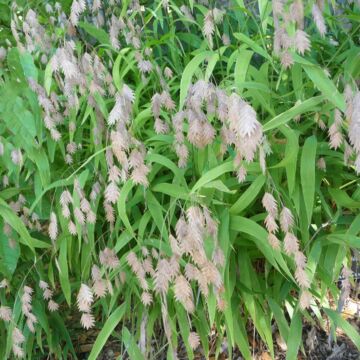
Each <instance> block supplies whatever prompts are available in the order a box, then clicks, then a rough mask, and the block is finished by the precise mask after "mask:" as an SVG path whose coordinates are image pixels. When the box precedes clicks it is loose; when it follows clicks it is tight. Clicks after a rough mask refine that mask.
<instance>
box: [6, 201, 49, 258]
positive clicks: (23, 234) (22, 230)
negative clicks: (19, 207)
mask: <svg viewBox="0 0 360 360" xmlns="http://www.w3.org/2000/svg"><path fill="white" fill-rule="evenodd" d="M0 216H1V217H2V218H3V219H4V220H5V221H6V222H7V223H8V224H9V225H10V226H11V227H12V228H13V229H14V230H15V231H16V232H17V233H18V234H19V235H20V236H19V240H20V242H21V243H22V244H24V245H26V246H28V247H29V248H30V249H31V250H32V251H33V252H34V253H35V248H42V249H46V248H49V247H51V245H50V244H48V243H46V242H43V241H40V240H37V239H34V238H33V237H31V236H30V234H29V232H28V230H27V228H26V227H25V225H24V223H23V222H22V221H21V220H20V218H19V217H18V216H17V215H16V214H15V212H14V211H13V210H12V209H11V208H10V206H9V205H7V204H6V203H5V201H4V200H2V199H0Z"/></svg>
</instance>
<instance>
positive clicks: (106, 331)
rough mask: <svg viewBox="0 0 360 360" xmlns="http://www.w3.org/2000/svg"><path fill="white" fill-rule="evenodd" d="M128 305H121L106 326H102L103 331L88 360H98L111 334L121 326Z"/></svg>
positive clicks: (106, 322)
mask: <svg viewBox="0 0 360 360" xmlns="http://www.w3.org/2000/svg"><path fill="white" fill-rule="evenodd" d="M125 305H126V304H125V303H123V304H122V305H120V306H119V307H118V308H117V309H116V310H115V311H114V312H113V313H112V314H111V315H110V317H109V318H108V319H107V320H106V321H105V324H104V326H102V329H101V331H100V332H99V334H98V336H97V337H96V340H95V343H94V345H93V347H92V349H91V352H90V355H89V357H88V360H96V359H97V358H98V356H99V354H100V352H101V350H102V349H103V347H104V345H105V344H106V341H107V340H108V338H109V337H110V335H111V333H112V332H113V331H114V330H115V327H116V326H117V325H118V324H119V322H120V321H121V319H122V318H123V316H124V314H125V309H126V306H125Z"/></svg>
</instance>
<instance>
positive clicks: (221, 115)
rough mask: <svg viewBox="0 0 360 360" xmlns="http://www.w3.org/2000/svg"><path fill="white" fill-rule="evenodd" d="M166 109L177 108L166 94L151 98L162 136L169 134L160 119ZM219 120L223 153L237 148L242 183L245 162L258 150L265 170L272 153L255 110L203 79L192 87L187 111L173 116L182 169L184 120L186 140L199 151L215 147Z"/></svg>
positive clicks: (186, 153)
mask: <svg viewBox="0 0 360 360" xmlns="http://www.w3.org/2000/svg"><path fill="white" fill-rule="evenodd" d="M167 103H168V104H167ZM163 106H164V107H165V108H166V109H167V110H172V109H173V108H174V106H173V101H172V100H171V98H170V96H169V94H168V93H167V92H166V91H164V92H163V93H162V94H158V93H157V94H155V95H154V96H153V98H152V112H153V115H154V117H155V124H154V127H155V131H156V132H157V133H159V134H162V133H168V132H169V125H168V124H167V123H166V122H165V121H163V120H161V119H160V110H161V107H163ZM216 119H218V120H220V123H221V131H220V135H221V140H222V152H223V154H224V153H225V152H226V151H227V147H228V146H232V145H233V146H235V149H236V157H235V160H234V164H235V168H236V171H237V177H238V180H239V182H242V181H244V180H245V177H246V166H245V163H249V162H252V161H253V160H254V157H255V154H256V152H257V150H259V162H260V166H261V168H262V170H263V171H265V167H266V165H265V156H266V154H268V153H269V146H268V144H267V142H266V139H265V137H264V136H263V132H262V127H261V124H260V122H259V121H258V120H257V116H256V112H255V110H254V109H253V108H252V107H251V106H250V105H249V104H248V103H247V102H245V101H244V100H243V99H242V98H241V97H240V96H239V95H237V94H235V93H233V94H231V95H230V96H229V95H227V94H226V92H225V91H224V90H222V89H220V88H217V87H216V86H215V85H213V84H212V83H209V82H207V81H204V80H199V81H197V82H196V83H194V84H193V85H191V86H190V88H189V91H188V95H187V97H186V101H185V108H184V110H180V111H178V112H177V113H175V114H174V115H172V127H173V130H174V149H175V152H176V154H177V156H178V158H179V161H178V165H179V167H185V166H186V164H187V160H188V157H189V149H188V147H187V145H186V142H185V136H184V127H185V120H187V122H188V130H187V140H188V141H189V142H190V144H192V145H194V146H195V147H196V148H199V149H202V148H204V147H205V146H207V145H210V144H212V143H213V141H214V139H215V137H216V135H217V132H216V130H215V125H216Z"/></svg>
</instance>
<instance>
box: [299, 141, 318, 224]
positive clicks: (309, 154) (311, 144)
mask: <svg viewBox="0 0 360 360" xmlns="http://www.w3.org/2000/svg"><path fill="white" fill-rule="evenodd" d="M316 146H317V141H316V137H315V136H311V137H308V138H307V139H306V140H305V143H304V146H303V150H302V154H301V164H300V178H301V186H302V193H303V197H304V203H305V209H306V216H307V223H308V225H309V224H310V222H311V216H312V212H313V207H314V202H315V169H316V163H315V162H316V161H315V157H316Z"/></svg>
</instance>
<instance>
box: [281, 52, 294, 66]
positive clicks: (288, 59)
mask: <svg viewBox="0 0 360 360" xmlns="http://www.w3.org/2000/svg"><path fill="white" fill-rule="evenodd" d="M280 62H281V65H282V66H283V67H284V68H285V69H288V68H289V67H291V66H292V65H293V64H294V59H293V57H292V55H291V54H290V53H289V52H288V51H284V52H283V53H281V56H280Z"/></svg>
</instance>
